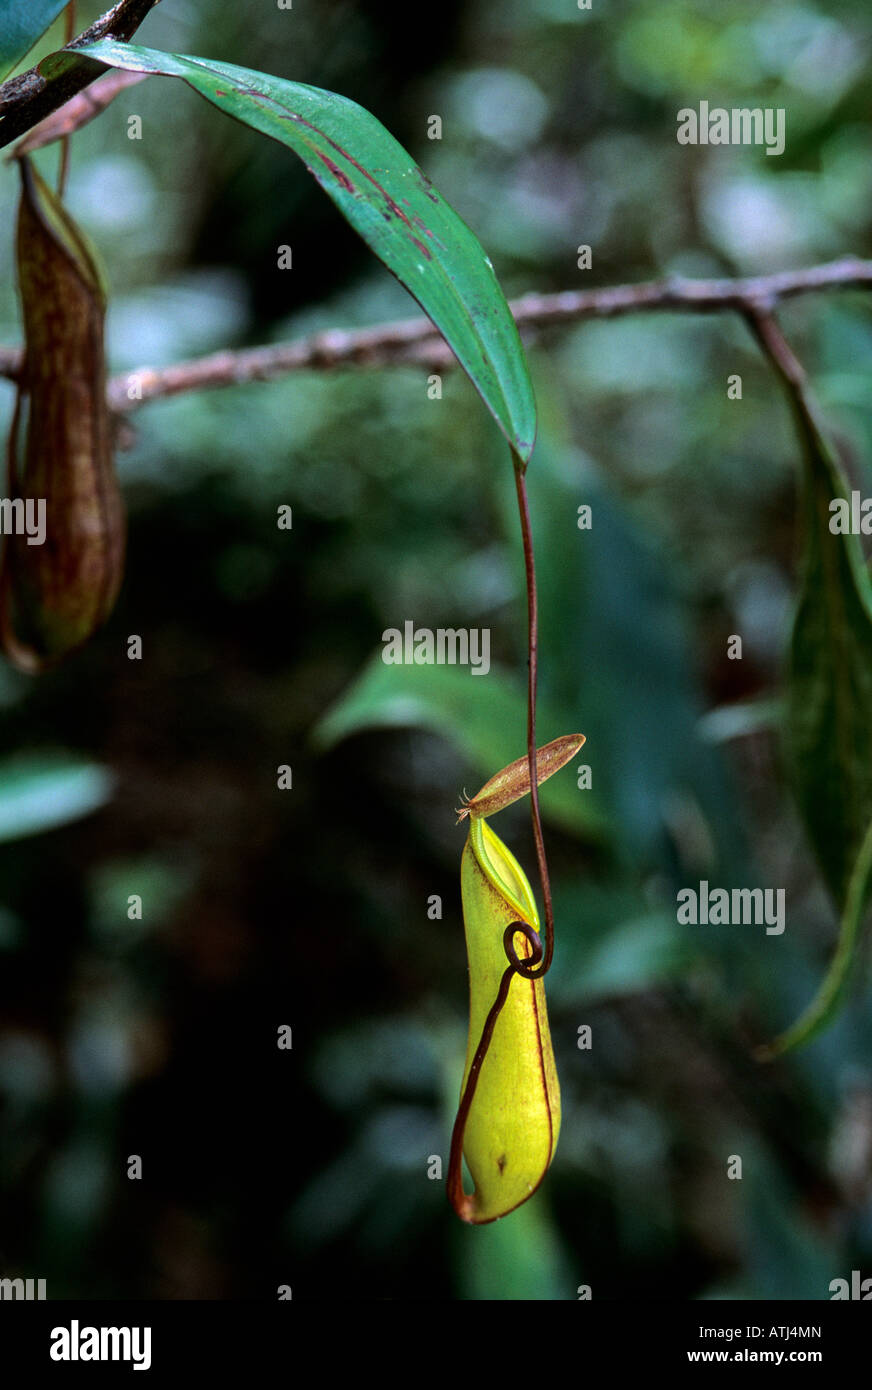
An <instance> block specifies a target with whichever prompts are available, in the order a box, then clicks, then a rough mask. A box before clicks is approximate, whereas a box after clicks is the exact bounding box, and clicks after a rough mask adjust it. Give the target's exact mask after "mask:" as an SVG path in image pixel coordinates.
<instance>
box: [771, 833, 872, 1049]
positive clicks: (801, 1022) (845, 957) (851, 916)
mask: <svg viewBox="0 0 872 1390" xmlns="http://www.w3.org/2000/svg"><path fill="white" fill-rule="evenodd" d="M870 872H872V822H870V824H869V828H868V829H867V831H866V836H865V838H864V840H863V843H862V845H861V846H860V853H859V854H858V855H857V861H856V863H855V865H854V871H853V873H852V874H851V879H850V882H849V884H848V892H847V901H846V903H845V911H844V913H843V914H842V921H841V926H840V928H839V940H838V943H837V945H836V953H835V955H834V956H833V959H832V963H831V965H830V968H829V970H828V971H827V973H826V976H825V977H824V981H823V984H822V985H821V987H820V989H819V990H818V992H817V994H816V995H815V997H814V999H813V1000H812V1001H811V1003H810V1004H809V1006H808V1008H807V1009H806V1010H805V1011H804V1013H802V1014H800V1016H799V1018H798V1019H797V1020H796V1022H795V1023H794V1024H793V1025H792V1026H791V1027H790V1028H788V1029H786V1030H785V1032H783V1033H781V1034H780V1035H779V1036H778V1037H777V1038H776V1039H775V1040H774V1042H771V1043H769V1044H767V1045H766V1046H765V1047H761V1048H758V1050H757V1057H758V1058H759V1060H760V1061H762V1062H768V1061H771V1060H772V1058H773V1057H778V1056H780V1055H781V1054H782V1053H783V1052H791V1051H792V1050H793V1049H794V1048H796V1047H800V1046H802V1044H803V1043H807V1042H810V1041H811V1039H812V1038H813V1037H814V1036H815V1034H817V1033H820V1032H821V1031H822V1030H823V1029H824V1028H825V1027H826V1026H827V1025H828V1024H829V1023H831V1022H832V1020H833V1019H834V1018H835V1017H836V1014H837V1013H838V1011H839V1007H840V1005H841V1003H842V1000H843V999H844V997H845V991H846V989H847V987H848V985H849V984H850V981H851V976H852V972H853V966H854V962H855V960H856V958H857V945H858V942H859V939H860V927H861V926H862V923H863V916H864V907H865V904H866V899H867V897H868V893H869V886H870V884H869V880H870Z"/></svg>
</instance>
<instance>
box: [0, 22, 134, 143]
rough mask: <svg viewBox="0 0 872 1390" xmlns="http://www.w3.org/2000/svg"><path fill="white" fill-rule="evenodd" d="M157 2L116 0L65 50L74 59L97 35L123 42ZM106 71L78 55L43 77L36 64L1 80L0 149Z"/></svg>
mask: <svg viewBox="0 0 872 1390" xmlns="http://www.w3.org/2000/svg"><path fill="white" fill-rule="evenodd" d="M159 3H160V0H119V3H118V4H117V5H114V6H113V7H112V9H111V10H107V12H106V13H105V14H103V15H101V16H100V18H99V19H97V20H95V21H94V23H93V24H91V25H89V27H88V28H87V29H83V31H82V33H81V34H79V35H78V37H77V38H75V39H73V41H72V43H70V44H68V45H67V47H66V49H65V50H64V51H65V52H67V53H69V54H70V56H71V57H72V58H73V59H74V58H75V51H76V49H77V48H81V47H83V45H85V44H88V43H94V42H96V40H97V39H105V38H110V39H120V40H122V41H125V42H126V41H127V40H129V39H131V38H133V35H134V34H135V33H136V31H137V29H138V28H139V26H140V24H141V23H142V21H143V20H144V19H145V17H146V15H147V14H148V13H149V11H150V10H153V9H154V7H155V5H157V4H159ZM105 71H106V67H105V64H102V63H97V62H96V61H92V60H88V61H85V60H83V59H79V60H78V61H77V62H76V61H73V62H72V63H71V64H70V66H69V68H67V69H66V70H65V71H63V72H59V73H58V74H57V75H56V76H54V77H48V78H47V77H43V75H42V73H41V72H40V71H39V68H38V67H35V68H31V69H30V71H29V72H24V73H22V74H21V75H20V76H19V77H12V78H10V80H9V81H8V82H4V83H3V85H2V86H0V118H2V119H0V149H2V147H3V146H4V145H9V144H11V143H12V141H13V140H17V139H18V138H19V136H21V135H24V134H25V133H26V132H27V131H28V130H31V129H32V127H33V126H35V125H37V124H38V123H39V122H40V121H42V120H44V119H45V117H46V116H49V115H51V113H52V112H53V111H57V110H58V108H59V107H61V106H63V105H64V104H65V102H68V101H69V100H70V98H71V97H74V96H76V95H77V93H78V92H81V91H84V89H85V88H86V87H89V86H90V85H91V83H92V82H93V81H95V79H96V78H98V77H99V76H100V74H101V73H102V72H105Z"/></svg>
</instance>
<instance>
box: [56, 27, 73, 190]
mask: <svg viewBox="0 0 872 1390" xmlns="http://www.w3.org/2000/svg"><path fill="white" fill-rule="evenodd" d="M75 32H76V0H70V3H69V4H68V5H67V8H66V11H65V13H64V47H66V46H67V44H68V43H72V41H73V38H74V36H75ZM69 172H70V137H69V135H65V136H64V138H63V140H62V141H61V162H60V167H59V169H58V197H59V198H63V196H64V191H65V189H66V186H67V176H68V174H69Z"/></svg>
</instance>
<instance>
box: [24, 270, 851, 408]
mask: <svg viewBox="0 0 872 1390" xmlns="http://www.w3.org/2000/svg"><path fill="white" fill-rule="evenodd" d="M834 289H837V290H848V289H872V261H864V260H860V259H858V258H857V257H855V256H847V257H844V258H843V259H841V260H838V261H831V262H829V263H828V264H826V265H817V266H810V267H809V268H808V269H806V270H787V271H783V272H780V273H779V274H776V275H761V276H754V277H751V278H749V279H743V280H739V279H736V280H684V279H670V280H655V281H648V282H645V283H644V284H640V285H615V286H612V287H611V288H606V289H597V290H566V291H563V292H562V293H558V294H525V295H523V296H522V297H521V298H520V299H515V300H513V301H512V303H511V306H510V307H511V310H512V313H513V314H514V316H515V321H516V322H517V324H518V327H519V328H520V329H521V330H522V331H523V333H524V334H525V336H526V337H527V338H529V337H530V336H532V335H535V334H536V332H537V331H541V330H543V329H548V328H555V327H560V326H562V325H566V324H572V323H577V322H580V321H581V320H583V319H605V318H617V317H618V316H620V315H623V314H638V313H652V312H661V311H667V312H670V311H671V312H684V313H693V314H711V313H721V312H723V311H725V310H732V311H734V312H737V313H740V314H742V315H743V316H744V317H745V318H746V319H748V318H749V315H752V316H753V315H754V314H756V315H758V316H759V315H760V314H766V313H767V312H768V311H769V310H771V308H772V307H773V306H774V305H775V304H777V303H779V302H780V301H782V300H786V299H793V298H795V297H796V296H797V295H802V294H810V293H816V292H818V291H825V290H834ZM20 364H21V354H20V352H19V351H18V350H17V349H16V348H10V347H0V377H4V376H5V377H9V378H11V379H12V380H16V379H17V376H18V372H19V368H20ZM409 364H411V365H414V366H420V367H426V368H430V369H432V370H434V371H444V370H447V369H448V368H450V367H452V366H454V365H456V359H455V357H454V354H453V353H452V352H451V350H450V348H449V347H448V344H447V343H446V342H445V341H444V339H443V338H442V337H441V336H440V335H439V334H438V333H437V331H436V329H435V328H434V327H433V325H432V323H431V322H430V320H429V319H426V318H414V319H402V320H399V321H398V322H395V323H387V324H377V325H376V326H375V327H373V328H357V329H340V328H333V329H328V330H327V331H326V332H322V333H314V334H311V335H309V336H308V337H306V338H300V339H299V340H298V341H297V342H295V343H277V344H274V345H269V346H265V347H254V348H241V349H239V350H238V351H233V350H231V349H226V350H224V351H222V352H215V353H211V354H210V355H209V356H207V357H198V358H194V359H192V360H190V361H187V362H176V363H174V364H173V365H172V366H170V367H158V368H153V367H140V368H137V369H136V370H135V371H132V372H127V373H124V374H123V375H120V376H116V377H113V378H112V380H111V381H110V382H109V385H108V396H109V404H110V406H111V407H112V409H113V410H114V411H115V412H116V413H117V414H122V415H123V414H127V413H129V412H130V411H133V410H136V409H137V407H138V406H140V405H144V404H145V403H146V402H147V401H153V400H160V399H162V398H164V397H167V396H178V395H181V394H182V393H184V392H188V391H202V390H206V389H209V388H213V387H221V386H235V385H238V384H240V383H242V382H248V381H272V380H275V379H276V378H277V377H282V376H286V375H287V374H288V373H290V372H295V371H313V370H314V371H319V370H322V371H326V370H330V369H331V368H334V367H350V366H357V367H390V366H402V365H409Z"/></svg>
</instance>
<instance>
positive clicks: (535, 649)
mask: <svg viewBox="0 0 872 1390" xmlns="http://www.w3.org/2000/svg"><path fill="white" fill-rule="evenodd" d="M513 461H514V466H515V490H516V492H517V494H518V512H519V514H520V518H521V536H522V538H523V542H524V571H525V573H526V577H527V762H528V764H529V768H530V812H531V818H532V821H533V840H534V842H535V845H536V859H537V862H538V865H539V882H540V883H541V885H542V908H543V915H544V917H545V952H544V955H543V957H542V964H541V967H540V968H539V969H538V970H537V972H536V973H537V975H544V974H546V973H547V971H548V970H549V969H550V967H551V958H552V956H553V955H554V908H553V905H552V901H551V879H550V877H549V875H548V860H547V858H546V856H545V838H544V836H543V834H542V816H541V813H540V811H539V777H538V766H537V759H536V691H537V684H538V678H539V615H538V611H537V599H536V559H535V555H534V552H533V532H532V527H531V525H530V504H529V501H528V499H527V482H526V476H525V464H524V463H523V461H522V460H521V459H520V458H519V457H518V456H517V454H515V455H513Z"/></svg>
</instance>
